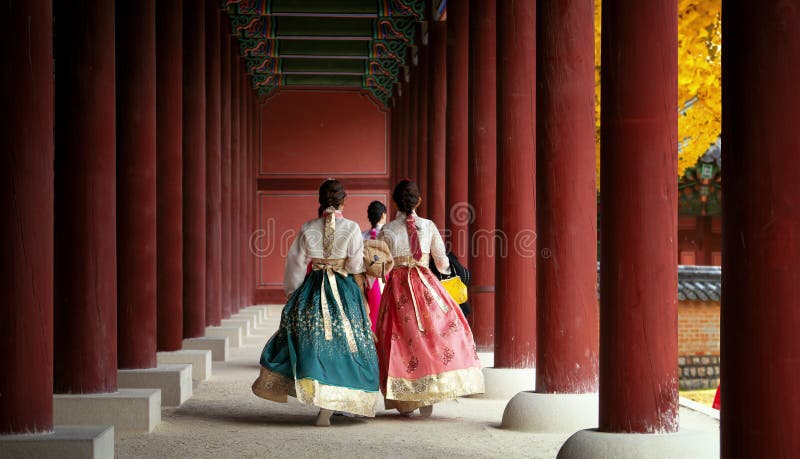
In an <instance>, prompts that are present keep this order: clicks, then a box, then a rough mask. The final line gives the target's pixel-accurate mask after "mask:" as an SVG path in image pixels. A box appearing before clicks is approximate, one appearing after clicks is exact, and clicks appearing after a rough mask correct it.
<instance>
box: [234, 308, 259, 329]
mask: <svg viewBox="0 0 800 459" xmlns="http://www.w3.org/2000/svg"><path fill="white" fill-rule="evenodd" d="M231 319H233V320H247V321H248V322H250V328H251V329H253V328H256V327H257V326H258V325H260V324H261V311H251V310H247V309H245V310H243V311H239V312H238V313H236V314H234V315H232V316H231Z"/></svg>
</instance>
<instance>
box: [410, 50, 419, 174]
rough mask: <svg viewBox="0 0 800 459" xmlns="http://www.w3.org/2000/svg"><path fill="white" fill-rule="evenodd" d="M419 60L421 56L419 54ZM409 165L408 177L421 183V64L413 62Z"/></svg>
mask: <svg viewBox="0 0 800 459" xmlns="http://www.w3.org/2000/svg"><path fill="white" fill-rule="evenodd" d="M417 59H419V54H417ZM408 95H409V96H410V99H409V101H408V165H407V167H406V169H407V173H406V176H407V177H410V178H411V179H412V180H414V181H415V182H416V181H419V177H417V164H418V163H419V150H418V149H417V145H418V143H419V122H418V116H417V114H418V113H419V107H420V105H421V104H420V100H419V64H417V65H414V63H413V61H412V62H411V82H410V83H409V86H408Z"/></svg>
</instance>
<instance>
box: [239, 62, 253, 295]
mask: <svg viewBox="0 0 800 459" xmlns="http://www.w3.org/2000/svg"><path fill="white" fill-rule="evenodd" d="M249 78H250V77H249V76H248V80H249ZM245 94H246V100H247V105H245V113H246V115H247V127H246V132H247V137H246V138H247V156H246V157H245V163H244V193H245V195H244V196H245V203H246V206H245V217H244V226H243V227H242V229H243V230H244V246H245V252H244V254H245V257H244V268H243V269H244V276H243V277H244V282H245V284H244V286H245V287H244V300H245V303H244V304H245V307H248V306H250V305H252V304H253V296H252V292H253V288H252V285H253V263H252V259H253V257H252V254H251V251H250V235H251V234H252V229H251V224H252V217H253V189H252V187H253V168H252V165H253V126H254V123H253V90H252V89H251V88H250V87H248V88H247V92H246V93H245Z"/></svg>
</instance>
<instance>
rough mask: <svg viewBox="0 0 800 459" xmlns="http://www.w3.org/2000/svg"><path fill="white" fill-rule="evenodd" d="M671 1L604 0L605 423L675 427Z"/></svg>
mask: <svg viewBox="0 0 800 459" xmlns="http://www.w3.org/2000/svg"><path fill="white" fill-rule="evenodd" d="M676 11H677V3H676V1H675V0H662V1H657V2H647V3H643V2H638V1H636V0H616V1H612V2H607V3H604V4H603V13H602V14H603V29H602V43H603V44H602V68H603V74H602V82H601V85H602V97H601V100H602V101H603V110H602V114H601V117H602V119H601V123H600V124H601V126H602V127H601V134H600V138H601V142H602V143H601V151H602V157H601V161H602V162H601V180H600V183H601V184H602V192H601V194H600V200H601V201H600V206H601V209H602V217H601V223H600V224H601V231H600V233H601V236H600V237H601V242H600V246H601V248H602V258H601V268H600V291H601V292H602V293H601V295H600V330H602V333H601V336H600V412H599V415H600V430H601V431H603V432H639V433H641V432H675V431H677V429H678V374H677V371H678V368H677V365H676V363H675V362H677V359H678V354H677V351H678V348H677V345H678V340H677V333H676V330H677V318H678V317H677V303H676V302H677V281H678V275H677V250H676V247H675V240H676V238H677V213H676V211H675V209H676V206H677V202H676V200H677V197H678V189H677V186H678V182H677V180H676V177H677V175H678V174H677V158H678V152H677V148H678V139H677V126H678V120H677V116H678V111H677V109H676V104H677V100H678V94H677V81H678V63H677V59H678V48H677V46H678V30H677V20H678V18H677V15H676V14H675V12H676ZM571 33H574V31H573V32H571ZM587 59H588V57H587ZM632 95H635V97H631V96H632ZM642 171H647V172H646V173H642ZM587 215H588V214H587ZM590 224H591V222H589V221H587V222H585V223H584V225H590Z"/></svg>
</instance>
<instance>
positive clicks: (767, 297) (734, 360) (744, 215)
mask: <svg viewBox="0 0 800 459" xmlns="http://www.w3.org/2000/svg"><path fill="white" fill-rule="evenodd" d="M796 7H797V5H796V4H788V3H785V2H777V1H768V2H760V3H758V4H756V3H751V2H730V1H726V2H724V3H723V10H722V11H723V15H722V39H723V40H724V43H725V48H724V51H723V56H722V59H723V60H722V65H723V66H722V103H723V105H722V107H723V113H722V120H723V121H722V144H723V145H724V146H725V148H726V151H725V160H724V166H725V200H724V201H723V206H724V207H723V212H724V216H725V217H724V218H723V220H722V224H723V227H722V240H723V249H722V250H723V260H722V276H723V277H722V342H721V344H722V356H723V361H722V410H723V411H722V419H721V425H720V428H721V440H722V444H721V446H722V457H726V458H728V457H791V456H793V455H795V454H797V451H800V438H799V437H798V435H797V432H798V429H800V394H798V392H797V388H798V387H800V374H798V371H797V362H798V358H800V341H798V339H797V331H798V330H800V309H798V308H797V298H798V296H799V295H800V274H799V273H800V271H798V269H797V266H796V263H795V260H797V259H798V256H800V252H798V248H799V247H800V131H798V129H797V126H798V124H799V123H800V111H799V110H798V107H800V93H798V91H797V75H798V70H800V29H798V23H797V18H798V16H797V14H798V11H797V8H796ZM728 149H730V150H728ZM603 186H605V183H603ZM755 394H758V396H755Z"/></svg>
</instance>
